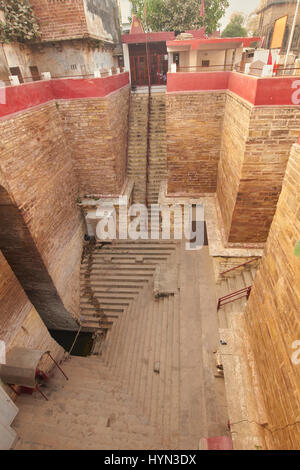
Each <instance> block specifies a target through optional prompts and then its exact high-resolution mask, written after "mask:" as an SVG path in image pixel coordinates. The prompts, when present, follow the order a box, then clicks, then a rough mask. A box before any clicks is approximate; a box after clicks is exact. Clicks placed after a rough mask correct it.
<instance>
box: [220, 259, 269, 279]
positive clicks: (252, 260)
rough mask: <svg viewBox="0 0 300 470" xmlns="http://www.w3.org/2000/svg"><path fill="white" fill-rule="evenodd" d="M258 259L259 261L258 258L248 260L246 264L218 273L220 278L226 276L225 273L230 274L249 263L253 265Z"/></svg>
mask: <svg viewBox="0 0 300 470" xmlns="http://www.w3.org/2000/svg"><path fill="white" fill-rule="evenodd" d="M259 259H260V258H259V257H256V258H253V259H250V260H249V261H246V263H243V264H239V266H235V267H234V268H231V269H228V270H227V271H224V272H222V273H220V276H223V275H224V274H227V273H230V272H232V271H235V270H236V269H239V268H242V267H243V266H247V265H248V264H250V263H254V261H257V260H259Z"/></svg>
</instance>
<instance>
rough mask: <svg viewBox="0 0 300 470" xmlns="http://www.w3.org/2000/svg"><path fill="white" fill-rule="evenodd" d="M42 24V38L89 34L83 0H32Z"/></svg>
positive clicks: (74, 36)
mask: <svg viewBox="0 0 300 470" xmlns="http://www.w3.org/2000/svg"><path fill="white" fill-rule="evenodd" d="M30 4H31V5H32V6H33V10H34V13H35V15H36V17H37V19H38V22H39V25H40V31H41V33H42V40H44V41H46V40H48V41H49V40H54V39H68V38H76V37H82V36H83V35H84V34H85V35H87V33H88V28H87V22H86V18H85V11H84V4H83V0H64V1H63V2H62V1H60V0H30Z"/></svg>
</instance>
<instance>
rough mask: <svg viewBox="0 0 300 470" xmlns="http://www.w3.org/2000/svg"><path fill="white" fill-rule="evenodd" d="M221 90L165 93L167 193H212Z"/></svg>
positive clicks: (214, 184)
mask: <svg viewBox="0 0 300 470" xmlns="http://www.w3.org/2000/svg"><path fill="white" fill-rule="evenodd" d="M224 103H225V93H224V92H222V91H218V92H211V93H210V92H204V93H201V92H198V93H196V92H195V93H174V94H173V93H169V94H167V97H166V134H167V159H168V194H172V193H178V194H180V193H182V194H187V195H188V194H206V193H214V192H215V191H216V187H217V168H218V162H219V156H220V145H221V131H222V123H223V115H224Z"/></svg>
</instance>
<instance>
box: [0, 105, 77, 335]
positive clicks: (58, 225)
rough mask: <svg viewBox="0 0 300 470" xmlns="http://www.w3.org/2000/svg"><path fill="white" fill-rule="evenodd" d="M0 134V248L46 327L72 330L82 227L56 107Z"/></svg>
mask: <svg viewBox="0 0 300 470" xmlns="http://www.w3.org/2000/svg"><path fill="white" fill-rule="evenodd" d="M0 132H1V136H2V140H1V144H0V167H1V175H2V176H1V184H2V186H4V188H5V189H6V191H7V192H5V190H4V189H3V190H2V191H1V194H2V196H3V197H4V198H7V201H5V200H2V205H1V209H2V211H4V212H5V217H6V224H5V226H4V227H3V230H2V232H1V233H2V242H1V243H2V245H1V246H2V248H3V249H4V250H7V251H10V253H11V257H12V259H13V262H14V263H15V265H16V266H19V268H18V269H17V270H18V272H19V275H22V273H23V275H24V277H26V287H25V286H24V287H25V289H26V290H27V292H29V291H30V292H31V293H34V294H35V298H36V299H37V298H38V299H39V300H40V302H41V304H42V305H44V308H43V309H44V313H45V314H46V311H47V309H48V314H47V316H48V318H47V322H49V323H48V324H49V325H50V323H52V322H54V323H55V322H57V327H66V326H68V317H70V318H69V320H70V325H69V326H71V327H72V328H73V327H75V325H76V323H75V322H74V320H73V319H72V317H74V318H76V317H77V318H78V316H79V269H80V259H81V247H82V236H83V230H82V225H83V224H82V218H81V215H80V212H79V210H78V208H77V206H76V202H77V191H78V184H77V180H76V178H75V175H74V171H73V167H72V160H71V158H70V155H69V153H68V147H67V144H66V140H65V138H64V134H63V129H62V124H61V120H60V117H59V114H58V112H57V108H56V106H55V103H49V104H47V105H43V106H40V107H37V108H34V109H32V110H29V111H26V112H24V113H20V114H18V115H14V116H13V117H11V118H8V119H5V120H2V121H1V123H0ZM9 206H10V207H11V210H9ZM9 227H10V229H9ZM4 228H5V230H4ZM11 240H14V244H13V245H14V246H12V243H11ZM11 248H13V250H11ZM18 250H19V252H18ZM21 259H22V260H23V261H24V263H23V268H24V271H23V269H22V267H21V263H20V261H21ZM25 266H26V269H25ZM25 273H26V276H25ZM37 280H38V281H39V282H37ZM51 305H52V307H51ZM58 305H60V306H59V307H58ZM52 308H53V311H52V313H51V309H52ZM57 308H58V310H57V311H56V309H57ZM55 311H56V314H55ZM59 311H60V312H61V316H60V315H59V313H58V312H59ZM40 313H41V312H40ZM54 317H56V319H54ZM59 318H60V319H59ZM45 321H46V318H45ZM52 326H54V325H53V324H52Z"/></svg>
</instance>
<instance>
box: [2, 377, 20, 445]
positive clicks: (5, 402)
mask: <svg viewBox="0 0 300 470" xmlns="http://www.w3.org/2000/svg"><path fill="white" fill-rule="evenodd" d="M18 411H19V410H18V408H17V407H16V405H15V404H14V403H13V402H12V400H11V399H10V398H9V396H8V395H7V393H6V392H5V391H4V390H3V388H2V385H1V382H0V450H9V449H10V448H11V447H12V445H13V443H14V441H15V439H16V437H17V434H16V432H15V431H14V430H13V429H12V428H11V426H10V425H11V423H12V422H13V420H14V419H15V417H16V416H17V414H18Z"/></svg>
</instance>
